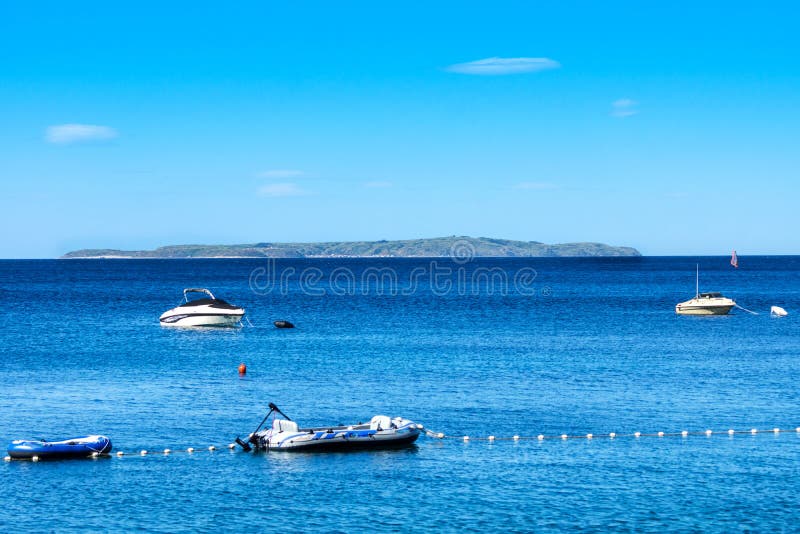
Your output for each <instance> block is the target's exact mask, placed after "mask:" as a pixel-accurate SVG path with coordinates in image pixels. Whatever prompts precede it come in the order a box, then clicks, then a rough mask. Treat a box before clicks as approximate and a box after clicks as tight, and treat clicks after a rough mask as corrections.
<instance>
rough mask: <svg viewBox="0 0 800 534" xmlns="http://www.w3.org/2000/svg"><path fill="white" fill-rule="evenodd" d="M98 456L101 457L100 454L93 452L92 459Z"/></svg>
mask: <svg viewBox="0 0 800 534" xmlns="http://www.w3.org/2000/svg"><path fill="white" fill-rule="evenodd" d="M98 456H100V453H99V452H93V453H92V458H97V457H98Z"/></svg>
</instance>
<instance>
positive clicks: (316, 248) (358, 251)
mask: <svg viewBox="0 0 800 534" xmlns="http://www.w3.org/2000/svg"><path fill="white" fill-rule="evenodd" d="M450 256H455V257H461V258H466V257H521V258H525V257H536V258H543V257H586V256H641V254H639V251H638V250H636V249H635V248H631V247H615V246H611V245H605V244H603V243H561V244H556V245H548V244H545V243H540V242H538V241H512V240H509V239H491V238H488V237H456V236H452V237H435V238H431V239H408V240H402V241H340V242H327V243H255V244H249V245H171V246H166V247H159V248H157V249H155V250H114V249H84V250H75V251H72V252H68V253H67V254H64V255H63V256H62V257H61V258H62V259H79V258H175V259H179V258H341V257H348V258H350V257H359V258H360V257H366V258H371V257H397V258H441V257H450Z"/></svg>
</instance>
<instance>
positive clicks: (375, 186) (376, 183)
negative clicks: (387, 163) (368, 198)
mask: <svg viewBox="0 0 800 534" xmlns="http://www.w3.org/2000/svg"><path fill="white" fill-rule="evenodd" d="M392 185H393V184H392V182H387V181H384V180H377V181H374V182H366V183H365V184H364V187H370V188H373V189H379V188H386V187H392Z"/></svg>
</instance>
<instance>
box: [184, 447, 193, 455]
mask: <svg viewBox="0 0 800 534" xmlns="http://www.w3.org/2000/svg"><path fill="white" fill-rule="evenodd" d="M186 452H188V453H189V454H191V453H193V452H194V447H189V448H188V449H186Z"/></svg>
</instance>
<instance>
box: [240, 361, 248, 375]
mask: <svg viewBox="0 0 800 534" xmlns="http://www.w3.org/2000/svg"><path fill="white" fill-rule="evenodd" d="M245 373H247V366H246V365H245V364H243V363H240V364H239V374H240V375H243V374H245Z"/></svg>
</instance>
